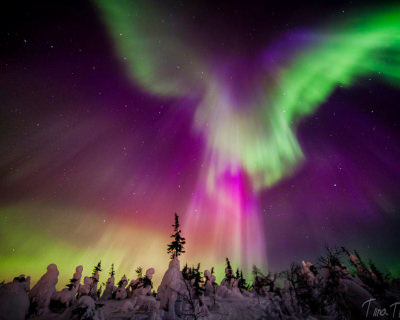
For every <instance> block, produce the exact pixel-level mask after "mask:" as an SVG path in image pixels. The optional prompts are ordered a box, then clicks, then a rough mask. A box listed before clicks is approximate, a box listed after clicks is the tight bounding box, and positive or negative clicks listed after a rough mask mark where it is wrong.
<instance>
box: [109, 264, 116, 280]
mask: <svg viewBox="0 0 400 320" xmlns="http://www.w3.org/2000/svg"><path fill="white" fill-rule="evenodd" d="M109 275H110V277H114V275H115V271H114V263H113V264H112V265H111V270H110V273H109Z"/></svg>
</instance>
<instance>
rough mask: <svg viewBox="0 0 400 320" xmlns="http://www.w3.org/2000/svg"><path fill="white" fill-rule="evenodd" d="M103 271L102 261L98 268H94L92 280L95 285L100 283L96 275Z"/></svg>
mask: <svg viewBox="0 0 400 320" xmlns="http://www.w3.org/2000/svg"><path fill="white" fill-rule="evenodd" d="M100 271H101V260H100V261H99V262H98V263H97V266H94V268H93V272H92V279H93V282H94V283H97V282H99V280H98V279H97V278H96V273H97V274H98V273H99V272H100Z"/></svg>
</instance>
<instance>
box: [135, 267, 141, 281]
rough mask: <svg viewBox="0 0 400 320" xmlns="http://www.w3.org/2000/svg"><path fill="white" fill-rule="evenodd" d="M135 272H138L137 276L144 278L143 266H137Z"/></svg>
mask: <svg viewBox="0 0 400 320" xmlns="http://www.w3.org/2000/svg"><path fill="white" fill-rule="evenodd" d="M135 272H136V275H137V277H138V278H139V279H142V278H143V268H142V267H137V268H136V270H135Z"/></svg>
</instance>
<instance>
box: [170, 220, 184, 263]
mask: <svg viewBox="0 0 400 320" xmlns="http://www.w3.org/2000/svg"><path fill="white" fill-rule="evenodd" d="M172 226H173V227H174V234H172V235H171V238H174V241H172V242H171V243H170V244H169V245H168V249H167V252H168V253H169V254H171V259H174V258H177V257H178V256H180V255H181V254H182V253H185V250H184V247H183V245H184V244H185V243H186V241H185V238H183V237H182V236H181V232H182V231H181V230H180V229H179V226H180V225H179V216H178V215H177V214H176V213H175V224H173V225H172Z"/></svg>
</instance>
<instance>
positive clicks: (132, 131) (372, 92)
mask: <svg viewBox="0 0 400 320" xmlns="http://www.w3.org/2000/svg"><path fill="white" fill-rule="evenodd" d="M379 3H380V5H376V4H371V3H370V4H368V5H366V2H365V1H358V2H357V1H346V2H342V3H341V2H338V1H335V2H334V3H331V4H330V3H328V2H323V1H320V2H310V3H306V2H299V4H298V5H295V4H290V3H285V2H284V1H276V2H275V3H266V2H265V3H263V2H261V1H257V2H254V3H252V2H251V1H250V2H249V1H246V2H239V1H233V2H222V1H209V2H207V1H202V2H201V3H200V2H199V3H197V2H195V1H158V2H154V1H150V2H149V1H147V2H141V1H134V2H129V1H115V2H111V1H106V0H97V1H92V2H86V1H35V2H28V3H16V4H13V5H12V6H8V7H7V8H3V10H2V12H1V19H0V25H1V29H0V32H1V33H0V62H1V64H0V70H1V72H0V115H1V118H0V119H1V120H0V121H1V124H0V130H1V135H0V144H1V153H0V280H3V279H5V280H10V278H11V277H14V276H17V275H19V274H21V273H25V274H29V275H31V276H32V277H33V281H35V280H36V279H37V278H38V277H39V276H40V275H41V274H43V273H44V272H45V268H46V266H47V265H48V264H50V263H56V264H57V265H58V267H59V270H60V272H61V274H60V278H61V280H60V283H61V284H63V283H64V282H65V283H66V282H67V279H69V278H70V276H71V274H72V273H73V270H74V267H75V266H76V265H79V264H82V265H84V274H90V273H91V269H92V266H93V265H94V264H96V263H97V261H98V260H102V262H103V266H104V269H105V270H107V271H108V268H109V267H110V265H111V263H114V264H115V266H116V269H117V275H116V276H117V277H119V276H122V274H123V273H127V275H131V274H132V276H133V274H134V269H135V268H136V267H137V266H139V265H140V266H142V267H143V268H149V267H155V268H156V277H155V281H156V282H157V281H158V279H160V277H161V276H162V273H163V272H164V270H165V269H166V268H167V265H168V259H169V258H168V255H167V253H166V245H167V243H168V242H169V241H170V238H169V236H170V234H171V232H172V227H171V225H172V223H173V214H174V212H177V213H178V214H179V215H180V217H181V223H182V233H183V236H185V237H186V240H187V246H186V249H187V250H186V253H185V255H184V256H183V257H181V261H182V262H183V263H185V262H186V261H187V262H188V263H189V264H192V263H193V264H194V263H197V262H201V263H202V267H204V268H210V267H211V266H215V267H217V269H218V274H219V275H221V273H222V270H223V268H222V266H223V265H224V261H225V257H226V256H228V257H230V258H231V259H232V261H233V264H234V267H236V266H237V265H239V266H242V267H244V268H245V269H246V270H249V268H250V267H251V265H252V264H257V265H258V266H260V267H262V268H264V269H268V270H270V271H280V270H282V269H284V268H286V267H287V266H288V265H289V264H290V263H291V262H292V261H297V262H300V261H301V260H310V261H315V259H316V257H317V256H318V255H319V254H320V253H321V252H322V251H323V249H324V247H325V246H326V245H338V246H346V247H348V248H349V249H357V250H358V251H359V252H360V254H361V255H362V256H363V257H365V258H366V260H367V259H369V258H371V259H372V260H373V261H375V262H376V263H377V265H378V266H380V267H381V268H382V269H383V270H384V271H390V272H391V273H392V274H393V275H397V276H398V275H399V272H400V259H399V248H400V232H399V228H400V218H399V217H400V215H399V214H400V165H399V163H400V148H399V145H400V108H399V101H400V81H399V80H400V59H399V55H400V37H399V34H400V7H394V6H393V5H390V4H384V3H383V2H382V1H380V2H379ZM217 280H221V278H220V277H219V278H217Z"/></svg>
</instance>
